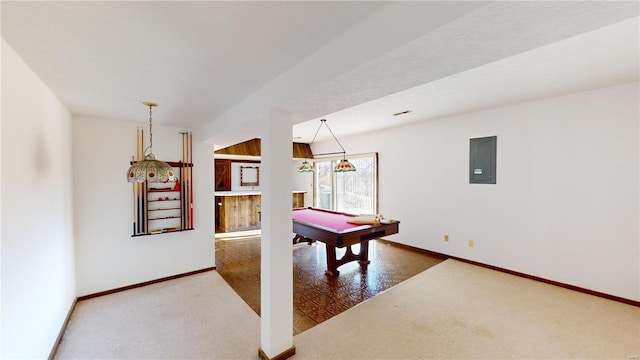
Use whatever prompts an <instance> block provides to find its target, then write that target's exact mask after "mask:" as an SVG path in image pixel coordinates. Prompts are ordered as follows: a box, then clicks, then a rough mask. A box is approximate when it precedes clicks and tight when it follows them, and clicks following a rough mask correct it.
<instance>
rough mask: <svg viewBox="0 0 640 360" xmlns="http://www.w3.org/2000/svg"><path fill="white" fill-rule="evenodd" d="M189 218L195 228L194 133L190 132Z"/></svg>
mask: <svg viewBox="0 0 640 360" xmlns="http://www.w3.org/2000/svg"><path fill="white" fill-rule="evenodd" d="M188 137H189V165H190V167H189V199H190V200H189V219H190V220H191V227H190V228H191V229H193V133H192V132H189V135H188Z"/></svg>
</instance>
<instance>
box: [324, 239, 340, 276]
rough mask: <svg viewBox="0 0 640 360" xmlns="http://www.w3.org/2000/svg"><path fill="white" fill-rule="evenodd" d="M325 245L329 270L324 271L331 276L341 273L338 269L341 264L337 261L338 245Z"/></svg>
mask: <svg viewBox="0 0 640 360" xmlns="http://www.w3.org/2000/svg"><path fill="white" fill-rule="evenodd" d="M324 245H325V248H326V249H327V270H326V271H325V272H324V273H325V274H326V275H329V276H338V275H340V271H338V266H339V265H338V264H337V261H336V260H337V259H336V247H335V246H331V245H329V244H324Z"/></svg>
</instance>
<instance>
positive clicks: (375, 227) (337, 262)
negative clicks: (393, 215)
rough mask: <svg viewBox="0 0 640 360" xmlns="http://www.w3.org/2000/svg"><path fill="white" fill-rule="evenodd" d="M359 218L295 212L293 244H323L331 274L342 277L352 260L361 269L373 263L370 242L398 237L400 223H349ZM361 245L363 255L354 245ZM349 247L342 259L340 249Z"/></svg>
mask: <svg viewBox="0 0 640 360" xmlns="http://www.w3.org/2000/svg"><path fill="white" fill-rule="evenodd" d="M354 216H356V215H352V214H345V213H340V212H336V211H330V210H325V209H319V208H311V207H308V208H296V209H293V232H294V233H295V234H296V235H295V237H294V238H293V243H294V244H297V243H299V242H302V241H306V242H308V243H312V242H313V241H316V240H317V241H320V242H322V243H324V244H325V247H326V251H327V254H326V255H327V271H326V272H325V273H326V274H327V275H339V274H340V272H339V271H338V267H339V266H341V265H343V264H346V263H348V262H351V261H358V262H359V263H360V265H361V266H366V265H367V264H369V240H371V239H377V238H380V237H383V236H387V235H392V234H397V233H398V224H400V222H399V221H389V222H388V223H380V224H371V225H369V224H367V225H359V224H351V223H349V222H347V220H349V218H350V217H354ZM354 244H360V252H359V253H358V254H354V253H353V251H351V245H354ZM343 247H346V248H347V249H346V253H345V254H344V256H342V257H341V258H340V259H338V258H337V257H336V248H343Z"/></svg>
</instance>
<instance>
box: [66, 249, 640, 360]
mask: <svg viewBox="0 0 640 360" xmlns="http://www.w3.org/2000/svg"><path fill="white" fill-rule="evenodd" d="M259 344H260V319H259V318H258V316H257V315H256V314H255V312H253V311H252V310H251V308H250V307H249V306H248V305H246V304H245V303H244V302H243V301H242V300H241V298H240V297H239V296H238V295H236V293H235V292H233V290H232V289H231V288H230V287H229V286H228V285H227V284H226V283H225V282H224V281H223V280H222V278H221V277H220V275H219V274H218V273H217V272H215V271H211V272H207V273H204V274H199V275H194V276H190V277H185V278H181V279H176V280H171V281H167V282H163V283H160V284H155V285H150V286H146V287H143V288H138V289H134V290H129V291H125V292H121V293H117V294H113V295H108V296H103V297H100V298H96V299H91V300H86V301H81V302H79V303H78V305H77V307H76V310H75V312H74V313H73V315H72V317H71V321H70V323H69V326H68V328H67V331H66V333H65V334H64V337H63V339H62V342H61V344H60V347H59V350H58V353H57V356H56V358H58V359H194V358H200V359H257V349H258V347H259ZM294 344H295V346H296V348H297V353H296V355H295V356H294V357H293V359H588V358H591V359H625V360H637V359H638V356H639V355H640V309H639V308H637V307H633V306H630V305H625V304H622V303H618V302H614V301H610V300H605V299H601V298H598V297H594V296H590V295H585V294H581V293H578V292H574V291H570V290H566V289H563V288H559V287H555V286H551V285H547V284H543V283H539V282H536V281H532V280H527V279H523V278H519V277H516V276H512V275H507V274H504V273H500V272H497V271H492V270H488V269H484V268H480V267H477V266H473V265H469V264H466V263H462V262H458V261H454V260H446V261H445V262H443V263H441V264H439V265H436V266H435V267H432V268H431V269H429V270H427V271H425V272H423V273H421V274H418V275H416V276H414V277H412V278H410V279H409V280H406V281H404V282H403V283H401V284H399V285H397V286H395V287H393V288H391V289H389V290H388V291H386V292H384V293H382V294H379V295H377V296H376V297H374V298H372V299H370V300H368V301H366V302H364V303H361V304H359V305H357V306H355V307H353V308H351V309H349V310H347V311H345V312H343V313H341V314H340V315H338V316H335V317H333V318H331V319H329V320H327V321H325V322H323V323H321V324H320V325H317V326H315V327H313V328H311V329H310V330H307V331H305V332H303V333H301V334H299V335H297V336H295V337H294Z"/></svg>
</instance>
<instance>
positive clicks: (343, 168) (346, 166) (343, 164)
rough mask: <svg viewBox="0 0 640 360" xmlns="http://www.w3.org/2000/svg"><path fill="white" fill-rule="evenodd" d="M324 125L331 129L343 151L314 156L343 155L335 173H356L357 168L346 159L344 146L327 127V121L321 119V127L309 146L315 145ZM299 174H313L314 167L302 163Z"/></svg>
mask: <svg viewBox="0 0 640 360" xmlns="http://www.w3.org/2000/svg"><path fill="white" fill-rule="evenodd" d="M322 125H324V126H326V127H327V129H329V132H330V133H331V136H333V140H335V141H336V143H338V146H340V149H342V151H340V152H333V153H324V154H314V156H315V155H335V154H342V160H340V162H339V163H338V165H336V167H335V169H333V171H334V172H351V171H356V167H355V166H353V164H352V163H350V162H349V160H347V158H346V151H345V150H344V148H343V147H342V144H340V141H338V139H337V138H336V135H335V134H334V133H333V131H331V128H330V127H329V125H327V120H326V119H321V120H320V126H318V130H316V134H315V135H314V136H313V140H311V142H310V143H309V145H311V144H313V142H314V141H315V140H316V137H317V136H318V132H319V131H320V128H321V127H322ZM298 172H313V167H311V165H309V163H308V162H307V160H305V161H303V162H302V165H300V166H299V167H298Z"/></svg>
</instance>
